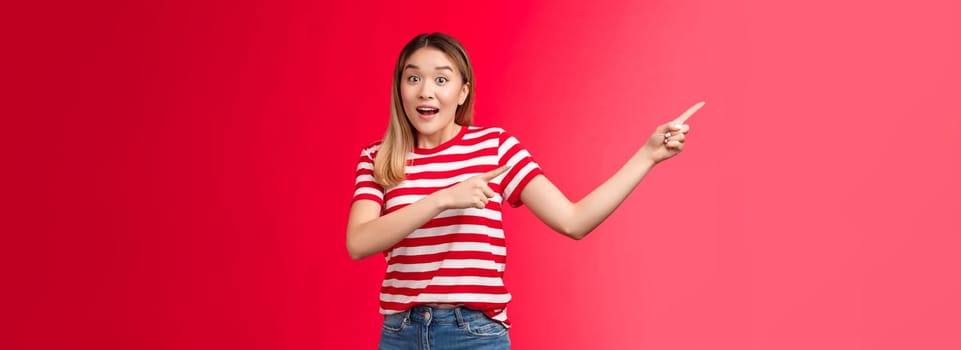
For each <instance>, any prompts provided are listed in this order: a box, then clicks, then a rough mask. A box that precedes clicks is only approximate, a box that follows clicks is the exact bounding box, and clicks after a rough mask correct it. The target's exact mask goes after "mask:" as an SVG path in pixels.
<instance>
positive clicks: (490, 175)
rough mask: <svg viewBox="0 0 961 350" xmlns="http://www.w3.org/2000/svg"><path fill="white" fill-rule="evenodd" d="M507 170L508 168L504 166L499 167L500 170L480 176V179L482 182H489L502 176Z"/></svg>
mask: <svg viewBox="0 0 961 350" xmlns="http://www.w3.org/2000/svg"><path fill="white" fill-rule="evenodd" d="M507 169H510V166H508V165H504V166H501V167H500V168H497V169H494V170H491V171H488V172H486V173H483V174H481V175H480V178H481V179H482V180H484V181H491V180H493V179H494V178H495V177H498V176H500V174H503V173H504V172H505V171H507Z"/></svg>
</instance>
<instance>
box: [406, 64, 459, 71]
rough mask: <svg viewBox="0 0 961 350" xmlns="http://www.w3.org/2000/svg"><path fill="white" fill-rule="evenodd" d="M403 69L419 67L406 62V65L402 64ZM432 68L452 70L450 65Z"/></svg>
mask: <svg viewBox="0 0 961 350" xmlns="http://www.w3.org/2000/svg"><path fill="white" fill-rule="evenodd" d="M404 69H420V67H418V66H417V65H414V64H409V63H408V64H407V65H406V66H404ZM434 70H449V71H451V72H453V71H454V69H453V68H451V67H450V66H440V67H437V68H434Z"/></svg>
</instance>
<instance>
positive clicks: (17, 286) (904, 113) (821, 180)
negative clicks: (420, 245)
mask: <svg viewBox="0 0 961 350" xmlns="http://www.w3.org/2000/svg"><path fill="white" fill-rule="evenodd" d="M3 7H4V10H3V11H2V15H0V17H2V23H3V47H4V48H3V52H4V54H3V56H4V58H3V60H4V61H5V63H4V65H3V66H4V68H2V72H3V76H4V78H3V81H4V84H3V85H4V90H6V91H5V92H4V94H3V95H4V96H3V97H2V99H3V107H2V108H3V110H4V112H3V115H4V118H3V119H4V122H3V123H4V125H5V126H4V127H3V128H2V129H3V134H4V137H3V141H2V142H3V145H4V147H3V148H4V150H3V151H2V152H3V154H4V159H5V161H4V162H5V163H6V164H5V166H4V168H5V169H6V170H5V171H4V172H5V173H6V174H5V175H4V177H5V182H6V184H5V186H4V193H5V194H4V199H5V200H4V202H6V203H5V210H4V211H5V213H4V217H5V219H4V222H6V223H7V224H4V227H6V228H4V229H3V231H4V234H3V244H2V246H3V248H2V249H3V254H2V255H3V257H2V259H3V268H2V269H3V271H4V275H5V277H4V287H3V289H4V293H3V294H5V295H6V296H5V297H4V299H5V300H4V301H3V309H4V311H3V314H4V315H5V317H3V318H4V319H5V320H4V322H9V324H8V325H7V326H4V327H3V328H4V330H3V333H4V336H3V337H2V339H3V340H0V341H2V342H3V343H5V344H4V345H2V347H3V348H6V349H47V348H76V349H79V348H91V349H93V348H96V349H105V348H108V349H200V348H234V349H354V348H357V349H372V348H374V347H375V344H376V342H377V338H378V335H379V327H380V325H379V322H380V315H379V314H378V313H377V293H378V286H379V284H380V280H381V278H382V274H383V269H384V262H383V261H382V259H379V258H377V257H373V258H368V259H365V260H362V261H359V262H354V261H351V260H350V259H349V258H348V256H347V253H346V250H345V247H344V236H345V226H346V219H347V212H348V207H349V202H350V197H351V192H352V191H351V190H352V181H353V178H352V176H353V173H354V167H355V161H356V157H357V154H358V152H359V151H360V149H361V147H363V146H364V145H366V144H367V143H369V142H371V141H374V140H377V139H379V138H380V137H381V135H382V133H383V130H384V127H385V125H386V121H387V118H388V101H389V91H390V79H391V72H392V69H393V64H394V60H395V59H396V55H397V53H398V52H399V51H400V48H401V47H402V46H403V44H404V43H406V41H407V40H409V39H410V38H411V37H413V36H414V35H416V34H418V33H421V32H431V31H442V32H447V33H449V34H452V35H454V36H455V37H457V38H459V39H460V40H461V41H462V42H463V43H464V44H465V46H466V47H467V49H468V51H469V53H470V54H471V57H472V59H473V61H474V65H475V69H476V74H477V76H478V78H477V84H476V86H475V92H476V94H477V115H476V123H477V124H479V125H496V126H501V127H504V128H506V129H508V130H510V131H511V132H512V133H513V134H515V135H516V136H517V137H518V138H519V139H520V140H521V141H522V142H524V143H525V144H526V146H527V147H528V148H529V149H530V150H531V152H532V153H533V154H534V156H535V158H536V159H537V160H538V161H539V162H540V164H541V165H542V166H543V168H544V169H545V171H546V172H547V174H548V176H549V177H550V178H551V179H552V180H553V181H554V182H555V183H556V184H558V186H559V187H560V188H562V189H563V190H564V191H565V192H566V193H567V194H568V196H569V197H572V198H580V197H581V196H583V195H585V194H586V193H587V192H588V191H590V190H591V189H592V188H593V187H594V186H596V185H597V184H599V183H600V182H601V181H603V180H604V179H606V178H607V176H609V175H610V174H612V173H613V172H614V171H615V170H616V169H617V168H618V167H619V166H620V165H621V164H623V162H624V161H625V160H626V159H627V158H628V157H629V155H630V154H632V152H634V150H636V149H637V147H639V146H640V145H641V143H642V142H643V140H644V138H645V137H647V136H648V135H649V134H650V133H651V131H652V130H653V128H654V126H656V125H658V124H660V123H663V122H666V121H668V120H670V119H671V118H673V117H675V116H676V115H678V114H679V113H681V112H682V111H683V110H684V109H686V108H687V107H688V106H690V105H691V104H693V103H695V102H697V101H700V100H706V101H707V105H706V107H705V108H704V109H702V110H701V112H699V113H698V114H697V115H695V116H694V117H693V118H692V119H691V120H690V124H691V126H692V133H691V134H690V135H689V136H690V139H689V142H688V144H687V148H686V150H685V152H684V153H683V154H682V155H681V156H679V157H678V158H676V159H673V160H671V161H669V162H667V163H664V164H663V165H660V166H658V167H657V168H656V169H655V170H654V172H653V173H651V174H650V176H649V177H648V178H647V179H645V180H644V181H643V182H642V184H641V185H640V186H639V187H638V188H637V189H636V191H635V192H634V194H633V195H632V196H631V197H630V198H629V199H628V200H627V201H626V202H625V203H624V204H623V205H622V206H621V207H620V209H619V210H618V211H617V212H616V213H615V214H614V215H613V216H611V217H610V218H609V219H608V220H607V221H606V222H605V223H604V224H603V225H601V226H600V227H599V228H598V229H597V230H595V232H593V233H592V234H591V235H590V236H589V237H588V238H587V239H585V240H583V241H579V242H575V241H571V240H568V239H566V238H563V237H562V236H560V235H558V234H555V233H553V232H551V231H550V229H548V228H547V227H546V226H545V225H543V224H541V223H540V222H539V221H537V219H536V218H535V217H534V216H533V215H532V214H530V213H529V212H528V211H527V209H524V208H519V209H511V210H509V211H507V212H506V213H505V216H506V219H505V220H506V226H507V228H508V230H509V231H508V232H509V236H508V246H509V251H510V259H509V264H508V269H507V273H506V279H507V283H508V287H509V288H510V289H511V291H512V292H513V295H514V301H513V302H512V304H511V307H510V312H511V318H512V319H513V321H514V324H515V327H514V328H513V329H512V331H511V338H512V341H513V343H514V345H515V348H518V349H616V348H645V349H704V348H710V349H915V348H917V349H957V348H961V335H959V333H958V330H959V329H961V320H959V318H958V315H959V314H961V298H959V297H958V296H959V295H961V279H959V278H958V274H959V268H961V255H959V254H958V251H959V248H961V239H959V238H958V237H959V235H958V234H959V233H961V221H959V219H958V215H957V214H958V208H959V205H958V198H959V196H961V186H959V185H958V184H957V182H956V180H957V179H958V178H959V172H961V156H959V150H961V144H959V141H958V139H959V137H958V135H959V134H961V122H959V119H961V113H959V112H961V108H959V107H958V105H957V104H958V102H959V96H961V94H959V92H961V86H959V79H961V70H959V65H958V63H957V62H959V61H961V54H959V52H961V44H959V43H961V35H959V33H961V28H959V24H958V23H961V16H959V5H958V3H957V2H955V1H948V0H946V1H928V0H922V1H889V2H874V1H843V2H837V1H806V2H797V3H790V4H785V3H783V2H770V1H756V0H740V1H723V2H721V1H697V0H685V1H613V2H605V1H600V2H598V1H589V2H583V1H538V2H527V3H524V4H517V3H513V2H508V1H491V2H486V1H485V2H455V3H433V2H411V3H407V2H397V1H380V2H373V3H370V2H346V3H345V2H338V3H334V4H331V3H325V2H320V1H297V2H285V3H278V2H268V1H262V2H251V1H244V2H236V1H213V2H202V3H195V2H191V1H161V2H152V3H145V4H131V3H128V2H96V3H76V2H72V3H39V2H30V3H25V2H13V3H6V4H5V5H3Z"/></svg>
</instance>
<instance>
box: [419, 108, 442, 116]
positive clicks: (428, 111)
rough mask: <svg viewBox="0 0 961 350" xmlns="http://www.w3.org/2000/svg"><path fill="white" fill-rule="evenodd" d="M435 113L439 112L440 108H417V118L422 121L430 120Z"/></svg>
mask: <svg viewBox="0 0 961 350" xmlns="http://www.w3.org/2000/svg"><path fill="white" fill-rule="evenodd" d="M437 112H440V108H434V107H417V114H418V116H419V117H421V118H422V119H431V118H433V117H434V116H435V115H437Z"/></svg>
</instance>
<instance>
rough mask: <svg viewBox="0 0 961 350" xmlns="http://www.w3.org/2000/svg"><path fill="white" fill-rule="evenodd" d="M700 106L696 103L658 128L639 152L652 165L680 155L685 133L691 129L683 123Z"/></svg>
mask: <svg viewBox="0 0 961 350" xmlns="http://www.w3.org/2000/svg"><path fill="white" fill-rule="evenodd" d="M702 106H704V102H703V101H701V102H698V103H697V104H695V105H694V106H691V108H688V109H687V111H685V112H684V114H681V115H680V116H679V117H677V118H676V119H674V120H673V121H671V122H669V123H666V124H663V125H661V126H658V127H657V129H656V130H655V131H654V134H652V135H651V137H650V138H648V139H647V143H645V144H644V147H641V150H640V151H639V152H641V153H643V154H644V155H645V156H647V157H650V160H651V161H653V162H654V164H657V163H660V162H661V161H664V160H667V159H670V158H671V157H674V156H676V155H677V154H678V153H681V151H683V150H684V141H685V140H686V139H687V133H688V132H690V131H691V127H690V126H689V125H687V124H684V122H685V121H687V119H688V118H690V117H691V116H692V115H694V113H695V112H697V110H698V109H701V107H702Z"/></svg>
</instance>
